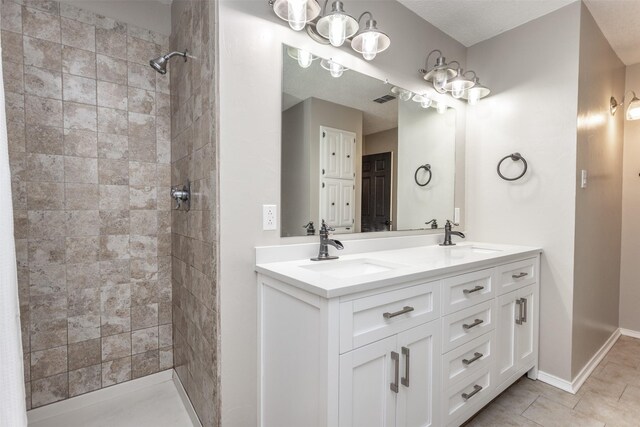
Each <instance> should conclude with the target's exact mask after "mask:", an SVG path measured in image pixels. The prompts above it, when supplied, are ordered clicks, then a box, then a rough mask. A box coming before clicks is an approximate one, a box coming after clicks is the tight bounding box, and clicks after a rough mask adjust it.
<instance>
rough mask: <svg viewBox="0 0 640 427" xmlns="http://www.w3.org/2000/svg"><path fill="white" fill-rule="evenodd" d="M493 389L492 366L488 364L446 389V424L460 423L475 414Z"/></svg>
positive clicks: (444, 415) (444, 411)
mask: <svg viewBox="0 0 640 427" xmlns="http://www.w3.org/2000/svg"><path fill="white" fill-rule="evenodd" d="M492 389H493V378H492V377H491V366H487V367H485V368H484V369H482V370H480V371H479V372H477V373H476V374H475V375H472V376H471V377H469V379H468V381H463V382H459V383H456V385H454V386H453V387H451V388H449V389H448V390H447V391H445V393H444V396H443V397H444V402H443V407H442V414H443V418H444V421H445V425H459V424H460V422H461V421H464V420H466V419H467V418H468V417H469V416H470V415H473V414H474V413H475V412H476V411H478V410H479V409H480V408H482V407H483V406H484V405H485V404H486V403H487V402H488V401H489V399H490V398H491V392H492Z"/></svg>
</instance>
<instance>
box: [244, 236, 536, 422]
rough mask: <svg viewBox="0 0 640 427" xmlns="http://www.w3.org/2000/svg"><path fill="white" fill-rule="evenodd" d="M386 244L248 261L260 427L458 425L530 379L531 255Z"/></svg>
mask: <svg viewBox="0 0 640 427" xmlns="http://www.w3.org/2000/svg"><path fill="white" fill-rule="evenodd" d="M403 239H405V240H406V242H407V243H406V244H405V243H403ZM383 240H384V239H378V241H383ZM393 240H394V241H395V244H393V249H386V250H385V248H384V247H383V246H380V244H378V246H377V247H376V244H375V243H374V244H372V245H368V246H367V244H366V243H363V241H360V242H359V243H354V246H358V247H359V248H365V247H367V248H371V247H373V248H374V249H373V251H371V252H368V251H364V250H363V251H359V253H349V254H347V255H342V256H340V258H339V259H336V260H330V261H323V262H314V261H311V260H310V259H309V258H308V257H306V254H307V253H308V252H309V250H310V249H309V246H310V245H291V246H292V247H291V248H288V249H283V248H286V247H270V248H269V247H265V248H257V249H256V271H257V272H258V287H259V293H258V294H259V297H258V298H259V307H258V311H259V313H258V319H259V329H258V331H259V335H260V338H259V341H260V343H259V344H260V353H259V366H260V393H259V396H260V397H259V399H260V402H259V403H260V424H261V425H262V426H312V425H313V426H367V427H371V426H445V425H447V426H449V425H452V426H458V425H460V424H462V423H464V422H465V421H466V420H467V419H469V418H470V417H471V416H472V415H473V414H474V413H476V412H477V411H478V410H480V409H481V408H482V407H483V406H484V405H486V404H487V403H488V402H489V401H491V400H492V399H493V398H494V397H496V396H497V395H498V394H499V393H501V392H502V391H503V390H504V389H506V388H507V387H508V386H509V385H511V384H512V383H513V382H515V381H516V380H517V379H518V378H519V377H520V376H522V375H524V374H525V373H527V372H528V373H529V376H531V377H533V378H535V377H536V376H537V364H538V311H539V306H538V295H539V263H540V253H541V250H540V249H539V248H530V247H521V246H507V245H493V244H484V243H461V244H458V245H455V246H449V247H441V246H438V245H435V244H426V245H425V244H424V243H425V242H424V241H423V242H419V238H413V239H412V238H403V237H398V238H395V239H393ZM364 242H366V241H364ZM348 243H352V242H348ZM345 246H347V247H348V246H349V245H348V244H345ZM403 246H406V247H403ZM355 250H357V249H355ZM369 250H371V249H369ZM345 252H346V251H345ZM300 254H305V255H302V256H301V255H300ZM303 256H305V258H304V259H301V258H302V257H303ZM296 257H298V258H297V259H296Z"/></svg>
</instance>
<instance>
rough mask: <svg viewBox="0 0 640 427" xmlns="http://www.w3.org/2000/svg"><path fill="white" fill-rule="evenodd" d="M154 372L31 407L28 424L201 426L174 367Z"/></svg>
mask: <svg viewBox="0 0 640 427" xmlns="http://www.w3.org/2000/svg"><path fill="white" fill-rule="evenodd" d="M155 375H162V376H161V377H157V378H156V381H153V379H151V381H150V379H149V378H143V379H142V380H145V382H143V383H138V385H134V386H133V387H131V385H129V384H128V383H123V384H120V385H116V386H113V387H109V388H107V389H104V390H100V391H97V392H93V393H89V394H88V395H84V396H79V397H77V398H74V399H75V401H74V399H69V400H66V401H62V402H59V403H54V404H52V405H49V406H45V407H43V408H38V409H35V410H33V411H29V427H199V426H200V424H199V423H197V424H195V423H194V422H193V421H192V420H191V417H190V416H189V412H188V411H187V408H186V407H185V405H184V403H183V401H182V399H181V397H180V393H179V392H178V389H177V388H176V384H174V382H173V380H172V378H171V371H167V372H161V373H160V374H155ZM165 378H166V379H165ZM134 382H135V381H134ZM99 393H102V395H101V396H99V395H98V394H99ZM90 395H93V396H90ZM83 398H84V399H83ZM80 399H83V400H80Z"/></svg>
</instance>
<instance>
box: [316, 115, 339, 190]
mask: <svg viewBox="0 0 640 427" xmlns="http://www.w3.org/2000/svg"><path fill="white" fill-rule="evenodd" d="M341 151H342V132H341V131H339V130H336V129H329V128H325V127H322V126H321V127H320V167H321V169H322V170H321V171H320V173H321V176H322V177H323V178H340V172H341V171H340V158H341V157H342V154H341Z"/></svg>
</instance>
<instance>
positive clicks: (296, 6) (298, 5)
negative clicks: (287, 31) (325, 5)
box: [269, 0, 321, 31]
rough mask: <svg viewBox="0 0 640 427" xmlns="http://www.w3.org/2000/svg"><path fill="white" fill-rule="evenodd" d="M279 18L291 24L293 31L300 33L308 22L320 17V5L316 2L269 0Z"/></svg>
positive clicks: (312, 0)
mask: <svg viewBox="0 0 640 427" xmlns="http://www.w3.org/2000/svg"><path fill="white" fill-rule="evenodd" d="M269 4H270V5H271V6H272V7H273V11H274V12H275V14H276V15H278V18H280V19H283V20H285V21H287V22H288V23H289V26H290V27H291V29H292V30H295V31H300V30H302V29H303V28H304V27H305V26H306V25H307V22H309V21H313V20H314V19H316V18H317V17H318V15H320V11H321V9H320V5H319V4H318V2H317V1H316V0H269Z"/></svg>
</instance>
